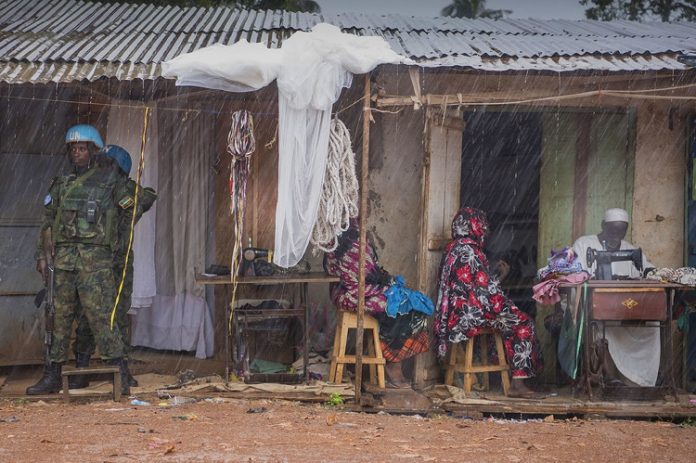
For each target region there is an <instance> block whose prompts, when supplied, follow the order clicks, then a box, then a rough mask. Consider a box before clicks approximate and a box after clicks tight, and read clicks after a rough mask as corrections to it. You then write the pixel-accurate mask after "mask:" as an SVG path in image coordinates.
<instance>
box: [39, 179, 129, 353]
mask: <svg viewBox="0 0 696 463" xmlns="http://www.w3.org/2000/svg"><path fill="white" fill-rule="evenodd" d="M50 198H52V200H51V201H50V202H48V204H47V205H46V212H45V215H44V221H43V225H42V230H46V229H48V228H51V231H52V236H53V243H54V246H55V256H54V267H55V275H54V278H55V295H54V302H55V308H56V315H55V325H54V338H53V345H52V346H51V350H50V353H49V359H48V360H49V361H50V362H52V363H63V362H65V361H66V360H67V347H68V342H69V339H70V333H71V329H72V323H73V320H74V318H75V316H76V312H77V309H78V306H79V307H80V308H81V311H82V312H83V313H84V315H85V316H86V318H87V320H88V321H89V325H90V326H91V327H92V329H93V330H94V332H95V333H96V337H95V341H96V344H97V345H98V346H99V350H100V351H101V354H102V358H103V359H105V360H108V359H120V358H122V357H123V356H124V346H123V341H122V340H121V335H120V333H119V331H118V327H114V330H111V329H110V326H109V318H110V315H111V310H112V308H113V304H114V297H115V282H114V274H113V250H114V249H115V247H116V238H117V236H116V235H117V220H118V215H119V214H118V212H117V208H119V209H120V210H127V209H128V208H129V207H131V206H132V197H131V196H129V194H128V190H127V189H126V185H125V182H124V181H123V180H122V179H120V178H119V174H118V173H117V172H116V171H115V170H113V169H105V168H97V167H92V168H91V169H88V170H87V171H86V172H85V173H83V174H82V175H79V176H76V175H75V174H71V175H66V176H62V177H58V178H57V179H56V181H54V183H53V185H52V186H51V188H50ZM90 210H93V217H90Z"/></svg>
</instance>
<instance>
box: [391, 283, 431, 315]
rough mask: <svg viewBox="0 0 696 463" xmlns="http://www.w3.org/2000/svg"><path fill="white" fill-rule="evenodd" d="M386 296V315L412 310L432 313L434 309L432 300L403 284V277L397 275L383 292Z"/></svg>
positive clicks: (401, 313) (426, 313) (405, 312)
mask: <svg viewBox="0 0 696 463" xmlns="http://www.w3.org/2000/svg"><path fill="white" fill-rule="evenodd" d="M384 294H385V296H387V315H388V316H390V317H392V318H396V316H397V315H403V314H407V313H409V312H410V311H412V310H415V311H416V312H421V313H424V314H425V315H432V314H433V312H434V311H435V306H434V305H433V301H431V300H430V298H429V297H428V296H426V295H425V294H423V293H421V292H420V291H415V290H413V289H409V288H407V287H405V286H404V277H402V276H401V275H397V276H396V278H395V279H394V283H392V285H391V286H390V287H389V289H387V291H386V292H385V293H384Z"/></svg>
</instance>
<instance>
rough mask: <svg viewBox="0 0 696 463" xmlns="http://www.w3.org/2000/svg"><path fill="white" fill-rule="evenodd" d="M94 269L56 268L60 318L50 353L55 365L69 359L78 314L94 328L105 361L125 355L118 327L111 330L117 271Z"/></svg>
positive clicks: (56, 292) (77, 267)
mask: <svg viewBox="0 0 696 463" xmlns="http://www.w3.org/2000/svg"><path fill="white" fill-rule="evenodd" d="M87 267H91V266H89V265H88V266H87ZM92 268H93V267H92ZM90 270H91V271H88V270H85V269H84V268H83V266H81V265H80V264H79V262H77V263H76V265H75V266H74V270H62V269H59V268H57V269H56V272H55V296H54V301H55V307H56V316H55V323H54V333H53V345H52V346H51V351H50V354H49V360H50V361H51V362H55V363H63V362H65V361H66V360H67V359H68V355H67V350H68V347H69V346H68V344H69V342H70V335H71V331H72V326H73V321H74V319H75V317H76V316H77V315H78V313H81V314H83V315H84V317H85V318H86V321H87V322H88V324H89V327H91V329H92V332H93V333H94V341H95V343H96V345H97V346H98V347H99V351H100V352H101V354H102V358H104V359H114V358H121V357H123V356H124V353H125V352H124V346H123V340H122V339H121V333H120V331H119V330H118V326H114V329H113V330H111V329H110V327H109V318H110V315H111V309H112V308H113V303H114V274H113V268H112V267H111V266H103V267H102V268H98V269H93V270H92V269H90Z"/></svg>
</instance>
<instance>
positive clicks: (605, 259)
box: [587, 248, 643, 280]
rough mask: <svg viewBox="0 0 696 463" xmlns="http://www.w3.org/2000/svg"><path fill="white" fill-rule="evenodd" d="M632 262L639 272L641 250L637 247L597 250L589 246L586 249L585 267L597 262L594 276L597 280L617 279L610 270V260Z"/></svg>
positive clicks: (641, 263)
mask: <svg viewBox="0 0 696 463" xmlns="http://www.w3.org/2000/svg"><path fill="white" fill-rule="evenodd" d="M626 261H630V262H633V265H635V267H636V269H638V271H639V272H641V273H642V272H643V251H642V250H641V249H640V248H638V249H626V250H623V251H598V250H596V249H592V248H589V249H588V250H587V268H591V267H592V265H593V264H594V263H595V262H597V267H596V268H595V273H594V277H595V279H597V280H617V279H618V277H617V276H614V275H613V274H612V272H611V263H612V262H626Z"/></svg>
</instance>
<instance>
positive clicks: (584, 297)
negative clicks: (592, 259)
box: [559, 280, 693, 399]
mask: <svg viewBox="0 0 696 463" xmlns="http://www.w3.org/2000/svg"><path fill="white" fill-rule="evenodd" d="M585 287H586V288H587V289H586V290H585ZM559 288H560V289H561V290H562V292H565V293H566V294H567V297H568V308H567V310H570V307H572V305H571V304H572V302H573V301H571V297H570V291H569V290H570V289H572V288H574V289H576V290H577V292H576V297H579V298H581V299H580V301H579V310H580V315H582V317H583V320H584V323H582V325H583V326H582V327H581V329H582V337H579V338H578V342H581V343H582V372H583V374H584V376H585V383H586V387H587V392H588V395H589V396H590V399H592V398H593V393H592V386H591V384H590V376H591V375H590V364H589V358H590V343H591V342H592V337H591V336H592V332H591V330H590V325H591V324H593V323H602V324H603V326H605V324H606V323H607V322H626V321H627V320H630V318H628V317H627V318H616V319H612V318H611V317H606V315H603V318H602V319H595V318H594V315H593V312H594V310H593V297H594V296H595V293H600V292H603V293H607V292H617V293H630V292H636V293H641V292H663V293H664V297H665V298H666V299H665V302H666V303H665V307H666V313H662V314H659V316H657V315H656V316H655V317H654V319H652V318H640V319H633V320H632V321H634V323H636V321H635V320H639V322H645V321H656V322H658V323H659V328H660V329H661V330H662V332H663V334H664V336H661V338H666V339H665V340H663V342H662V344H663V345H664V344H667V353H666V355H667V359H666V360H667V363H668V364H669V382H670V387H671V389H672V392H673V393H674V394H675V397H676V385H675V381H674V352H673V346H672V328H671V321H672V318H673V317H672V315H673V311H674V302H675V294H676V291H677V290H692V289H693V288H691V287H690V286H684V285H680V284H676V283H663V282H659V281H655V280H588V281H586V282H585V283H580V284H577V285H574V284H569V283H561V284H560V285H559ZM633 302H635V301H633ZM628 305H631V304H628ZM626 308H627V309H628V310H630V308H629V307H628V306H626Z"/></svg>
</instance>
